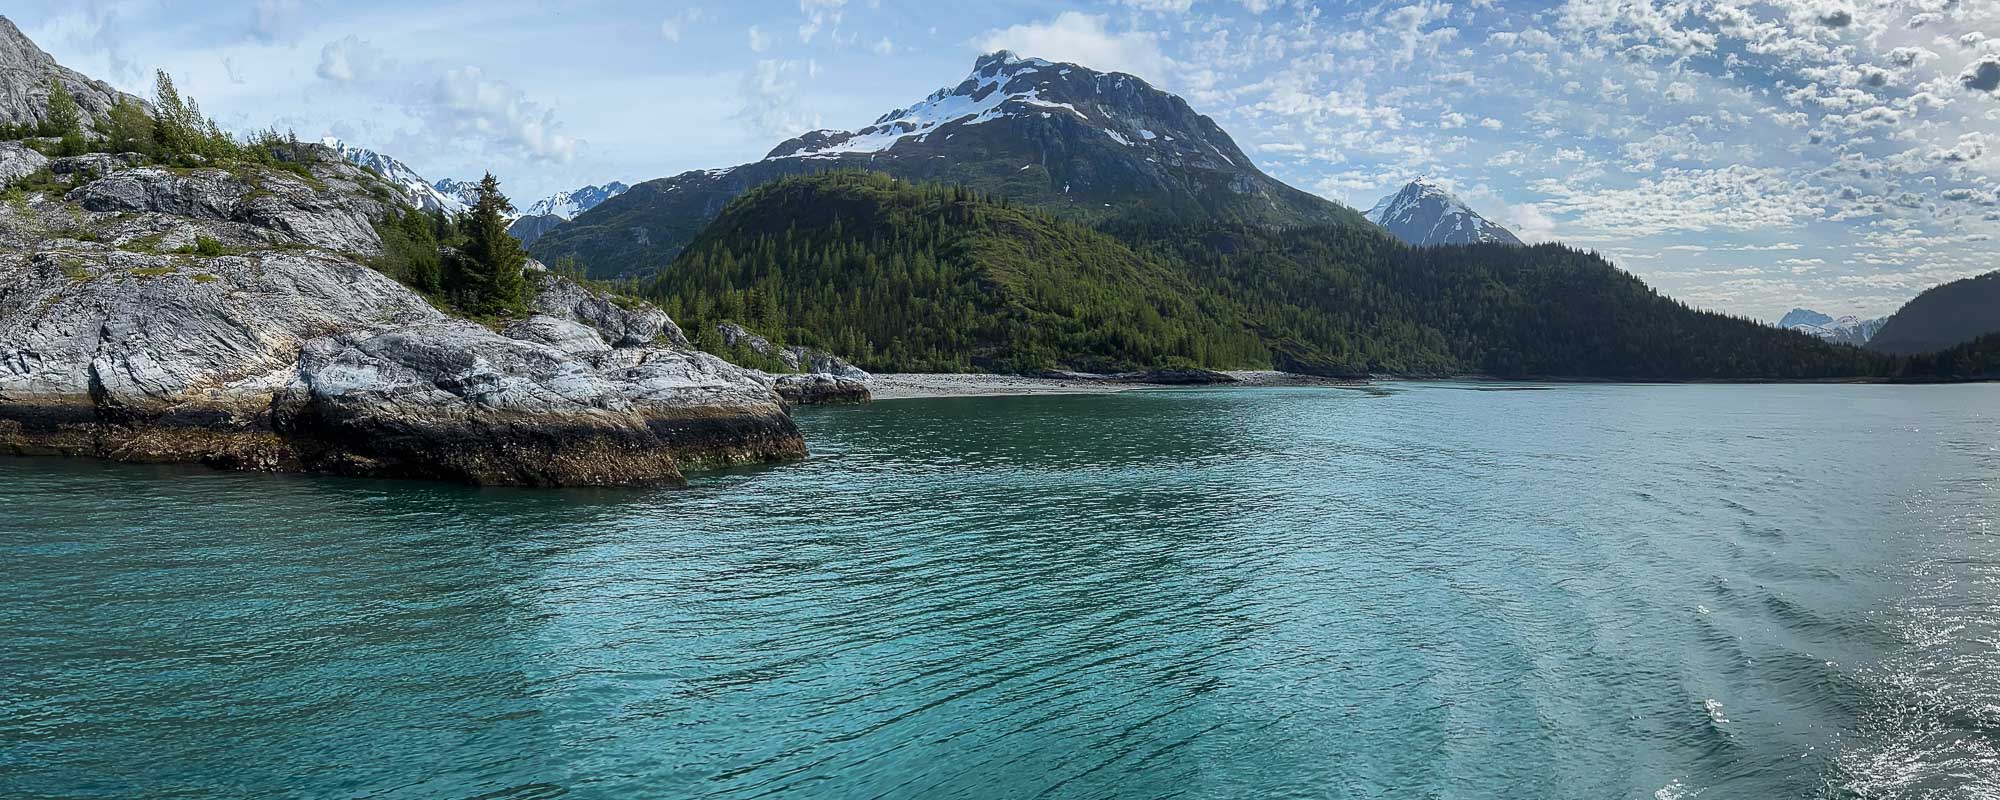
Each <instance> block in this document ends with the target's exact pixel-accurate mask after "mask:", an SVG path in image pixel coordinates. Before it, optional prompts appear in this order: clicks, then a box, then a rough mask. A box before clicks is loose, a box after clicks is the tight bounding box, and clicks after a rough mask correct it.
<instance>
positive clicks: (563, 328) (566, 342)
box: [502, 314, 611, 354]
mask: <svg viewBox="0 0 2000 800" xmlns="http://www.w3.org/2000/svg"><path fill="white" fill-rule="evenodd" d="M502 332H503V333H505V334H506V335H507V336H508V337H509V338H513V339H520V340H522V341H528V342H538V343H541V344H545V345H548V346H550V347H553V348H555V349H557V350H560V351H562V352H564V353H571V354H575V353H601V352H604V351H606V350H610V349H611V345H609V344H606V343H605V342H604V337H602V336H599V335H598V334H597V331H596V330H594V329H591V328H588V327H585V326H584V325H582V324H580V323H577V322H572V321H570V320H566V319H559V318H557V317H551V316H548V315H546V314H536V315H534V316H532V317H529V318H527V319H524V320H521V321H519V322H515V323H512V324H510V325H508V326H507V329H506V330H505V331H502Z"/></svg>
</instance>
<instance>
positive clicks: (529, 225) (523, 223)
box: [507, 181, 632, 245]
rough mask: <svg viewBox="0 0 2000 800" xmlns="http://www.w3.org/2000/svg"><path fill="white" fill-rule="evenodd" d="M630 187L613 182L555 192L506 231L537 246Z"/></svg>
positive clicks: (540, 201)
mask: <svg viewBox="0 0 2000 800" xmlns="http://www.w3.org/2000/svg"><path fill="white" fill-rule="evenodd" d="M630 188H632V187H630V186H626V185H625V184H622V183H619V182H617V181H612V182H611V183H608V184H605V185H603V186H585V187H583V188H581V189H576V190H573V191H568V192H556V193H555V194H553V195H550V196H548V197H545V198H543V199H541V200H537V201H535V203H534V204H533V205H530V206H528V210H527V211H526V212H524V213H522V214H521V218H520V219H517V220H514V224H513V225H510V226H508V227H507V232H508V233H511V234H514V238H516V239H520V240H521V243H522V244H524V245H529V244H534V243H535V240H537V239H540V238H541V237H542V236H543V235H544V234H547V233H548V232H549V231H552V230H555V228H556V226H557V225H561V224H563V223H565V222H568V221H570V220H573V219H576V216H577V215H578V214H582V213H583V212H585V211H589V210H591V209H593V208H596V207H598V206H599V205H602V204H603V203H604V201H606V200H609V199H611V198H613V197H617V196H618V195H621V194H624V193H625V190H627V189H630Z"/></svg>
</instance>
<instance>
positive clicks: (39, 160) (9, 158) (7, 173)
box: [0, 142, 49, 188]
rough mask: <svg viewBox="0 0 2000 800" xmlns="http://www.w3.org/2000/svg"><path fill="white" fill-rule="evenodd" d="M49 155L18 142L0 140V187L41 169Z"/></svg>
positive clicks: (46, 164)
mask: <svg viewBox="0 0 2000 800" xmlns="http://www.w3.org/2000/svg"><path fill="white" fill-rule="evenodd" d="M48 165H49V157H48V156H45V155H42V154H41V152H40V151H37V150H35V149H34V148H32V147H29V146H27V145H25V144H22V143H20V142H0V188H4V187H6V186H9V185H11V184H13V183H14V182H15V181H18V180H20V179H22V178H25V177H28V176H29V175H33V174H35V173H37V172H40V171H42V168H44V167H47V166H48Z"/></svg>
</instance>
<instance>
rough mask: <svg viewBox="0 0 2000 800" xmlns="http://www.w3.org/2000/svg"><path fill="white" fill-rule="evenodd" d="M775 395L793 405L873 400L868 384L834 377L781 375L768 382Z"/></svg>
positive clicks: (836, 403) (834, 403) (822, 375)
mask: <svg viewBox="0 0 2000 800" xmlns="http://www.w3.org/2000/svg"><path fill="white" fill-rule="evenodd" d="M771 388H773V389H775V390H777V392H778V396H779V397H783V398H785V402H787V403H791V404H793V405H801V406H810V405H840V404H849V403H867V402H870V401H871V400H873V399H874V395H873V394H872V393H870V392H869V391H868V384H865V383H862V382H861V381H858V380H855V379H853V378H844V377H840V376H837V375H824V374H809V375H780V376H778V377H777V378H776V379H775V380H773V381H772V382H771Z"/></svg>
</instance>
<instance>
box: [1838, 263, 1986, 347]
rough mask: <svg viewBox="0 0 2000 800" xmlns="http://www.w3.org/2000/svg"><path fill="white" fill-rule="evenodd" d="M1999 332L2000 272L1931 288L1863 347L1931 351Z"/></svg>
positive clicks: (1903, 309)
mask: <svg viewBox="0 0 2000 800" xmlns="http://www.w3.org/2000/svg"><path fill="white" fill-rule="evenodd" d="M1997 332H2000V272H1989V273H1987V274H1985V275H1980V276H1977V277H1972V278H1966V279H1964V280H1957V281H1952V282H1951V283H1947V284H1944V285H1942V286H1933V287H1931V288H1930V289H1927V290H1925V291H1924V293H1923V294H1920V295H1917V297H1916V299H1914V300H1911V301H1910V302H1909V303H1907V304H1905V305H1904V306H1903V308H1902V309H1901V310H1899V311H1897V312H1896V313H1895V315H1894V316H1891V317H1889V319H1888V320H1887V321H1886V322H1883V323H1882V329H1881V330H1879V331H1876V333H1875V336H1874V338H1872V339H1869V340H1868V349H1870V350H1876V351H1880V352H1884V353H1893V354H1896V355H1915V354H1918V353H1932V352H1937V351H1940V350H1945V349H1949V348H1952V347H1955V346H1957V345H1960V344H1964V343H1967V342H1970V341H1972V340H1973V339H1976V338H1979V337H1981V336H1984V335H1986V334H1989V333H1997Z"/></svg>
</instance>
